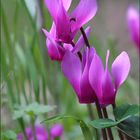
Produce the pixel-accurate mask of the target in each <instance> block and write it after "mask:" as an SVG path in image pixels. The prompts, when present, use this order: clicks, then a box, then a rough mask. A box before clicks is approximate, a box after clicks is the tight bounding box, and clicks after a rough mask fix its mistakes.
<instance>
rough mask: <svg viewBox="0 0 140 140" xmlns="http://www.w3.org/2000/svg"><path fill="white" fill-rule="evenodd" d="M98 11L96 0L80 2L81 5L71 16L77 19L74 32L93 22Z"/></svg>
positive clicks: (73, 28)
mask: <svg viewBox="0 0 140 140" xmlns="http://www.w3.org/2000/svg"><path fill="white" fill-rule="evenodd" d="M96 11H97V4H96V0H80V2H79V4H78V5H77V7H76V8H75V9H74V11H73V12H72V14H71V17H72V18H75V19H76V22H75V24H73V27H72V31H74V30H76V29H79V28H80V27H82V26H83V25H84V24H85V23H87V22H88V21H89V20H91V19H92V18H93V17H94V16H95V14H96Z"/></svg>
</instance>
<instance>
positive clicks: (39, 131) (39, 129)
mask: <svg viewBox="0 0 140 140" xmlns="http://www.w3.org/2000/svg"><path fill="white" fill-rule="evenodd" d="M25 133H26V136H27V138H28V140H34V134H33V130H32V128H31V127H28V128H26V130H25ZM35 135H36V140H48V134H47V131H46V130H45V128H44V127H43V126H35ZM17 140H24V136H23V134H18V135H17Z"/></svg>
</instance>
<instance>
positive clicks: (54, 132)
mask: <svg viewBox="0 0 140 140" xmlns="http://www.w3.org/2000/svg"><path fill="white" fill-rule="evenodd" d="M63 131H64V130H63V126H62V125H61V124H55V125H54V126H52V127H51V130H50V135H51V138H52V139H51V140H54V139H55V138H56V137H58V138H60V137H61V136H62V134H63Z"/></svg>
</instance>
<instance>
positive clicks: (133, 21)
mask: <svg viewBox="0 0 140 140" xmlns="http://www.w3.org/2000/svg"><path fill="white" fill-rule="evenodd" d="M139 19H140V15H139V11H138V10H137V9H135V8H134V7H129V9H128V12H127V24H128V28H129V32H130V36H131V38H132V40H133V41H134V43H135V44H136V45H137V47H138V49H139V51H140V32H139V30H140V25H139V21H140V20H139Z"/></svg>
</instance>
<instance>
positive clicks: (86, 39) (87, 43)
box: [80, 27, 90, 48]
mask: <svg viewBox="0 0 140 140" xmlns="http://www.w3.org/2000/svg"><path fill="white" fill-rule="evenodd" d="M80 31H81V33H82V35H83V38H84V40H85V44H86V46H87V47H88V48H90V44H89V41H88V38H87V36H86V33H85V31H84V29H83V27H81V28H80Z"/></svg>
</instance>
